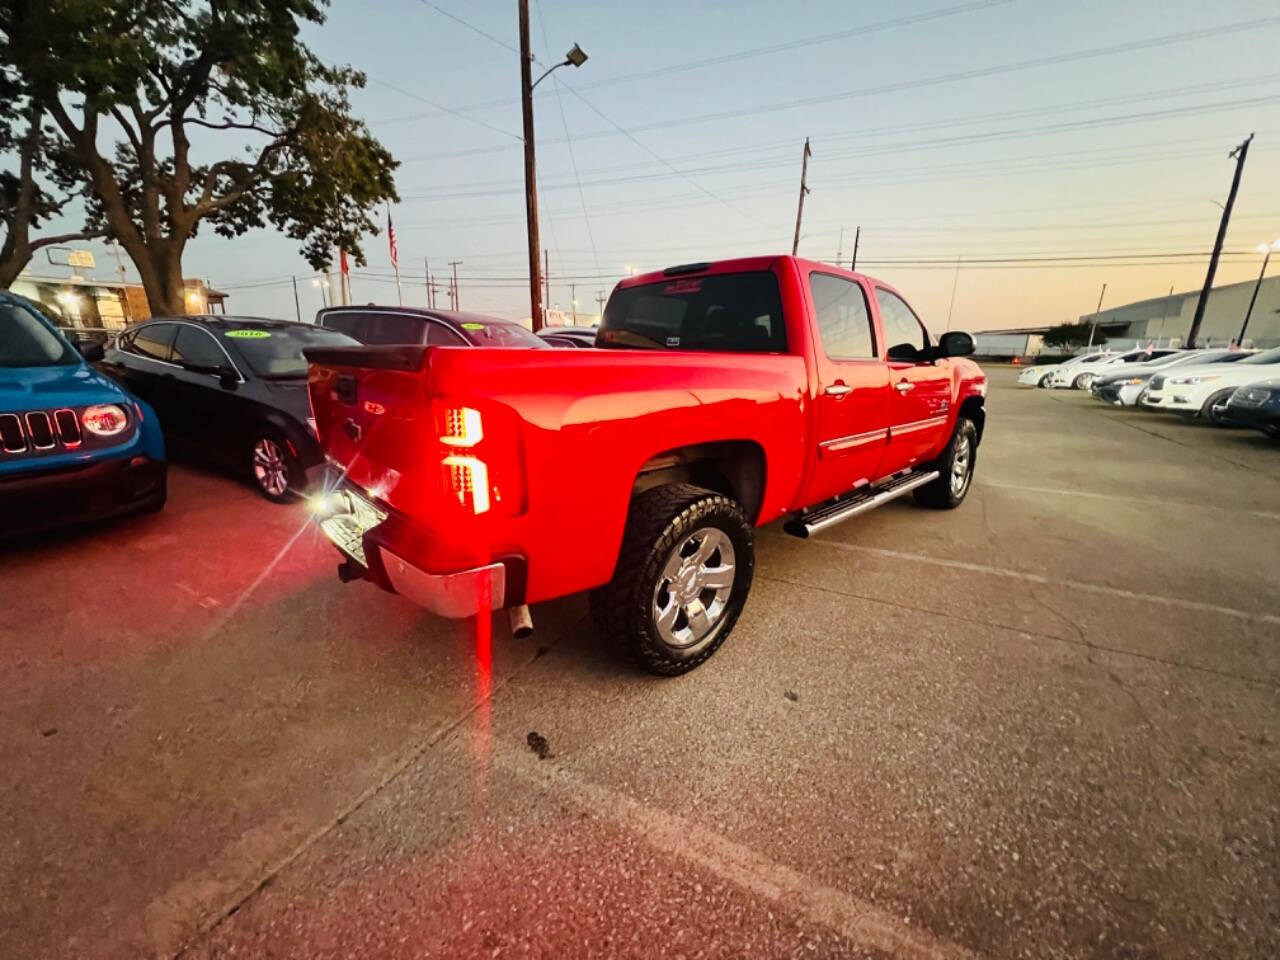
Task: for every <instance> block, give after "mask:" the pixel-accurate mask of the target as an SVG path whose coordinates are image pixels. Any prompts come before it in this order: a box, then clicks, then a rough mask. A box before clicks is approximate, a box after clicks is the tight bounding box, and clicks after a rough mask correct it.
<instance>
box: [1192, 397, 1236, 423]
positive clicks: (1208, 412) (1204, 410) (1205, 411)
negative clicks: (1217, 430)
mask: <svg viewBox="0 0 1280 960" xmlns="http://www.w3.org/2000/svg"><path fill="white" fill-rule="evenodd" d="M1233 393H1235V389H1234V388H1233V389H1230V390H1219V391H1218V392H1217V393H1215V394H1213V395H1212V396H1211V397H1209V399H1208V400H1206V401H1205V402H1204V406H1202V407H1201V408H1200V417H1201V418H1202V419H1203V420H1206V421H1207V422H1209V423H1211V424H1213V425H1214V426H1215V427H1228V426H1232V421H1231V418H1230V417H1227V416H1225V415H1224V414H1222V413H1219V412H1218V411H1217V409H1216V408H1217V407H1218V406H1222V407H1225V406H1226V404H1227V400H1229V399H1230V398H1231V394H1233Z"/></svg>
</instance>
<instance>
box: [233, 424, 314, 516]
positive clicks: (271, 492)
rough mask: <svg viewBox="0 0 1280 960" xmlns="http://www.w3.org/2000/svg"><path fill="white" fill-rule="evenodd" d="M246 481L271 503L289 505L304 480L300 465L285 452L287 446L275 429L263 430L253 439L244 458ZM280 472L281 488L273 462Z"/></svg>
mask: <svg viewBox="0 0 1280 960" xmlns="http://www.w3.org/2000/svg"><path fill="white" fill-rule="evenodd" d="M246 460H247V462H248V467H249V479H250V481H252V483H253V485H254V488H255V489H256V490H257V491H258V492H259V493H260V494H262V495H263V496H264V497H266V498H267V499H268V500H270V501H271V502H272V503H289V502H290V501H292V500H293V498H294V497H295V496H296V494H297V491H298V490H299V489H300V487H301V484H302V483H303V480H304V476H305V475H304V473H303V470H302V464H301V463H299V462H298V458H297V457H295V456H294V455H293V453H292V452H291V451H290V449H289V442H288V441H287V440H286V439H285V437H284V434H282V433H281V432H280V431H279V430H277V429H276V428H275V427H270V426H267V427H263V428H261V429H260V430H258V432H257V433H256V434H255V435H254V438H253V441H252V442H251V443H250V444H249V450H248V455H247V457H246ZM276 461H278V465H279V469H280V470H282V471H283V475H284V476H283V481H284V482H283V486H281V484H280V481H279V478H278V476H277V475H276V466H275V462H276Z"/></svg>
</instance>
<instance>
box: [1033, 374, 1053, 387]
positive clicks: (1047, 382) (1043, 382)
mask: <svg viewBox="0 0 1280 960" xmlns="http://www.w3.org/2000/svg"><path fill="white" fill-rule="evenodd" d="M1036 386H1038V387H1040V389H1042V390H1048V389H1049V387H1051V386H1053V374H1052V373H1046V374H1045V375H1044V376H1043V377H1041V378H1040V382H1039V383H1038V384H1036Z"/></svg>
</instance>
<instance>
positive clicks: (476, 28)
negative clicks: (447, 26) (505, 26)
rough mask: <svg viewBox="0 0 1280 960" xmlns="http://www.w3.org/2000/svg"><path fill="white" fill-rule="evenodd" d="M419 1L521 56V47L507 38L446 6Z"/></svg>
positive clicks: (429, 1)
mask: <svg viewBox="0 0 1280 960" xmlns="http://www.w3.org/2000/svg"><path fill="white" fill-rule="evenodd" d="M418 2H419V3H421V4H422V5H423V6H426V7H430V8H431V9H432V10H434V11H435V12H436V13H438V14H440V15H441V16H444V17H448V18H449V19H450V20H452V21H453V22H454V23H457V24H460V25H461V26H464V27H466V28H467V29H468V30H470V31H471V32H472V33H478V34H479V35H480V36H482V37H484V38H485V39H486V40H491V41H492V42H494V43H496V44H497V45H498V46H500V47H502V49H504V50H510V51H511V52H512V53H514V54H515V55H516V56H517V57H518V56H520V51H519V49H517V48H516V47H513V46H511V44H509V43H507V42H506V41H505V40H500V39H498V38H497V37H495V36H494V35H493V34H492V33H489V32H488V31H485V30H481V29H480V28H479V27H477V26H476V25H475V24H474V23H468V22H467V21H466V20H463V19H462V18H461V17H459V16H455V15H454V14H452V13H450V12H449V11H448V10H446V9H445V8H444V7H441V6H438V5H436V4H434V3H432V2H431V0H418Z"/></svg>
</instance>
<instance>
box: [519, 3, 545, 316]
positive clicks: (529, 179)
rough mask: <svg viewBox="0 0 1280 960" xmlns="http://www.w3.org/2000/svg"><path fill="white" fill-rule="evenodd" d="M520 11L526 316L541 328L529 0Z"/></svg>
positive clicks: (540, 285) (540, 279) (521, 6)
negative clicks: (527, 286)
mask: <svg viewBox="0 0 1280 960" xmlns="http://www.w3.org/2000/svg"><path fill="white" fill-rule="evenodd" d="M517 5H518V7H519V12H520V109H521V112H522V113H523V114H524V217H525V226H526V228H527V230H528V233H529V315H530V318H531V321H532V323H533V329H534V332H535V333H536V332H537V331H539V330H541V329H542V326H543V323H544V318H543V315H542V278H541V277H540V276H539V275H538V267H539V266H540V264H539V263H538V249H539V248H540V247H541V246H542V244H541V243H540V242H539V240H538V177H537V164H536V162H535V161H534V155H533V77H532V75H531V72H530V71H531V69H532V66H533V51H532V50H530V49H529V0H517Z"/></svg>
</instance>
